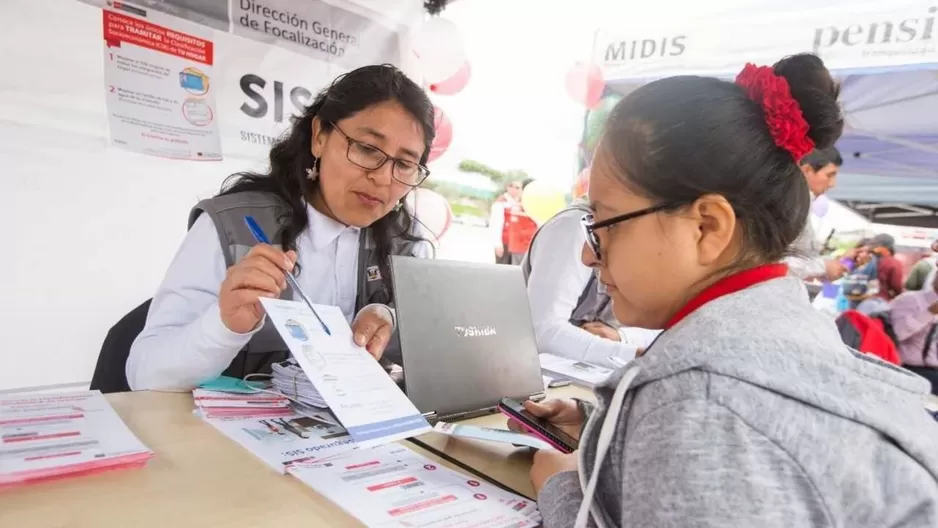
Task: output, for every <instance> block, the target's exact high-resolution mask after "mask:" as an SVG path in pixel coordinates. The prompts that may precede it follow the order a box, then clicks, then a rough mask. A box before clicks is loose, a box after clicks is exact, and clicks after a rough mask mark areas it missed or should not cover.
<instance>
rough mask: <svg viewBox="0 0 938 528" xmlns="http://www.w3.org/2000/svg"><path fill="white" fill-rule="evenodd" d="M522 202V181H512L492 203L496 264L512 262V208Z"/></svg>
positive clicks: (492, 231)
mask: <svg viewBox="0 0 938 528" xmlns="http://www.w3.org/2000/svg"><path fill="white" fill-rule="evenodd" d="M520 203H521V182H520V181H511V182H508V183H507V184H506V185H505V192H504V193H502V195H501V196H499V197H498V198H496V199H495V201H494V202H493V203H492V211H491V214H490V216H489V233H490V237H491V239H492V245H493V246H494V248H495V263H496V264H511V254H510V253H509V252H508V231H509V226H510V225H511V210H512V208H513V207H515V206H516V205H520Z"/></svg>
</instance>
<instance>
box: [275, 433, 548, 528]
mask: <svg viewBox="0 0 938 528" xmlns="http://www.w3.org/2000/svg"><path fill="white" fill-rule="evenodd" d="M289 472H290V474H291V475H293V476H295V477H297V478H298V479H300V480H301V481H302V482H303V483H304V484H306V485H307V486H309V487H311V488H313V489H314V490H316V491H317V492H319V493H320V494H322V495H323V496H325V497H326V498H328V499H329V500H330V501H332V502H334V503H335V504H336V505H338V506H339V507H340V508H342V509H343V510H345V511H346V512H348V513H349V514H351V515H353V516H355V517H356V518H357V519H358V520H360V521H361V522H362V523H363V524H365V525H366V526H382V527H405V526H408V527H413V526H441V527H442V526H485V527H487V528H509V527H511V528H525V527H529V526H530V527H533V526H538V525H539V524H540V522H541V516H540V513H539V512H538V510H537V505H536V504H535V503H534V502H533V501H530V500H527V499H525V498H523V497H521V496H519V495H515V494H513V493H509V492H507V491H503V490H501V489H500V488H497V487H495V486H493V485H491V484H489V483H487V482H484V481H482V480H480V479H476V478H473V477H470V476H467V475H463V474H461V473H457V472H455V471H452V470H450V469H447V468H446V467H443V466H441V465H440V464H438V463H436V462H434V461H432V460H430V459H428V458H426V457H424V456H421V455H419V454H417V453H415V452H414V451H411V450H410V449H408V448H406V447H402V446H399V445H383V446H380V447H375V448H373V449H360V450H357V451H352V452H351V453H348V454H346V455H343V456H339V457H335V458H333V459H331V460H328V461H320V462H315V463H302V464H295V465H293V466H292V467H291V468H290V469H289Z"/></svg>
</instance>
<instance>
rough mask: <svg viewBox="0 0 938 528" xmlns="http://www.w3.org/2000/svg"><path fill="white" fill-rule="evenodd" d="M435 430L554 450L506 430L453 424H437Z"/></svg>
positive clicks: (460, 435)
mask: <svg viewBox="0 0 938 528" xmlns="http://www.w3.org/2000/svg"><path fill="white" fill-rule="evenodd" d="M433 430H434V431H436V432H438V433H442V434H445V435H448V436H457V437H462V438H472V439H474V440H485V441H487V442H500V443H503V444H514V445H519V446H527V447H533V448H534V449H553V447H551V445H550V444H548V443H547V442H545V441H543V440H541V439H540V438H535V437H533V436H530V435H526V434H523V433H516V432H514V431H508V430H506V429H492V428H489V427H476V426H474V425H465V424H453V423H447V422H437V423H436V425H434V426H433Z"/></svg>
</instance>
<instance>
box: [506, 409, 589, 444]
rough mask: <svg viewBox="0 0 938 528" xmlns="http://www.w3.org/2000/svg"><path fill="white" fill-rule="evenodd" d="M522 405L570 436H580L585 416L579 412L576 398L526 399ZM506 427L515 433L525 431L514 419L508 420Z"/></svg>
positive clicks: (577, 437)
mask: <svg viewBox="0 0 938 528" xmlns="http://www.w3.org/2000/svg"><path fill="white" fill-rule="evenodd" d="M523 405H524V410H526V411H528V412H529V413H531V414H533V415H534V416H537V417H538V418H543V419H545V420H547V421H548V422H550V423H551V425H554V426H556V427H558V428H559V429H560V430H562V431H563V432H565V433H567V434H568V435H570V437H571V438H576V439H579V438H580V431H581V430H582V429H583V424H584V423H585V422H586V417H585V416H583V413H582V412H580V408H579V407H578V406H577V404H576V400H570V399H566V400H544V401H542V402H540V403H535V402H533V401H530V400H528V401H526V402H524V403H523ZM508 428H509V429H511V430H512V431H515V432H516V433H523V432H524V431H525V430H524V428H523V427H521V424H519V423H518V422H516V421H515V420H508Z"/></svg>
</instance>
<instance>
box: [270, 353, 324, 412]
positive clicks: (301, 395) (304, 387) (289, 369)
mask: <svg viewBox="0 0 938 528" xmlns="http://www.w3.org/2000/svg"><path fill="white" fill-rule="evenodd" d="M272 369H273V375H274V377H273V379H272V380H271V382H272V383H273V388H274V389H276V390H278V391H280V392H281V393H283V394H285V395H287V396H289V397H290V398H292V399H293V400H296V401H298V402H300V403H304V404H306V405H310V406H313V407H318V408H320V409H325V408H327V407H328V405H326V400H324V399H323V398H322V395H320V394H319V391H318V390H316V387H315V386H314V385H313V384H312V382H310V381H309V377H308V376H307V375H306V373H305V372H303V369H301V368H300V366H299V365H297V363H296V362H295V361H294V360H292V359H291V360H288V361H285V362H284V363H274V364H273V366H272Z"/></svg>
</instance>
